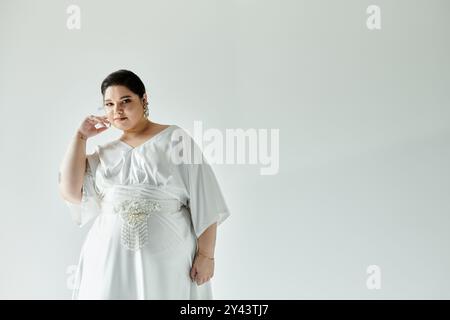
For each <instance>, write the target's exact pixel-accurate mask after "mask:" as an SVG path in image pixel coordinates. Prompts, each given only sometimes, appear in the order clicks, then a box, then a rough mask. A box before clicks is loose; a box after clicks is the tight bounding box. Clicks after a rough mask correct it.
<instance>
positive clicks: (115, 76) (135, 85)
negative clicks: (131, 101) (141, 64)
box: [101, 69, 145, 98]
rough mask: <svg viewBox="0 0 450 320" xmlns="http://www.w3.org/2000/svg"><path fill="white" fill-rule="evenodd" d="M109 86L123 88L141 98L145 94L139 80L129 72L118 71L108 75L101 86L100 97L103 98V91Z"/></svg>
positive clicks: (142, 84)
mask: <svg viewBox="0 0 450 320" xmlns="http://www.w3.org/2000/svg"><path fill="white" fill-rule="evenodd" d="M109 86H125V87H127V88H128V90H130V91H132V92H133V93H135V94H137V95H138V96H139V98H142V97H143V96H144V93H145V86H144V83H143V82H142V81H141V79H140V78H139V77H138V76H137V75H136V74H135V73H134V72H131V71H129V70H124V69H120V70H117V71H114V72H113V73H111V74H109V75H108V76H107V77H106V78H105V80H103V82H102V85H101V91H102V96H103V97H104V96H105V91H106V89H107V88H108V87H109Z"/></svg>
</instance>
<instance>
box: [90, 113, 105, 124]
mask: <svg viewBox="0 0 450 320" xmlns="http://www.w3.org/2000/svg"><path fill="white" fill-rule="evenodd" d="M89 120H91V121H94V122H95V123H96V124H97V123H100V124H103V125H104V126H105V127H108V126H109V120H108V118H107V117H106V116H94V115H90V116H89Z"/></svg>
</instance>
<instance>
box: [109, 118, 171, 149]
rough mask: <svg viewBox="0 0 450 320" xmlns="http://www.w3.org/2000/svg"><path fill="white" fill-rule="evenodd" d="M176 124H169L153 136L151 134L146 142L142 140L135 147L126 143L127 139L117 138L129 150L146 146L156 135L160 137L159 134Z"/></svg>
mask: <svg viewBox="0 0 450 320" xmlns="http://www.w3.org/2000/svg"><path fill="white" fill-rule="evenodd" d="M173 126H174V125H173V124H172V125H169V126H168V127H166V128H164V129H162V130H161V131H159V132H157V133H155V134H154V135H153V136H151V137H150V138H148V139H147V140H145V141H144V142H142V143H141V144H140V145H138V146H136V147H133V146H131V145H129V144H128V143H126V142H125V141H123V140H121V139H120V138H119V139H117V141H118V142H119V143H121V144H122V145H124V146H125V147H127V148H128V149H129V150H131V151H132V150H136V149H139V148H140V147H142V146H144V145H145V144H147V143H149V142H150V141H152V140H153V139H155V138H156V137H158V136H159V135H161V134H162V133H163V132H165V131H167V130H168V129H169V128H172V127H173Z"/></svg>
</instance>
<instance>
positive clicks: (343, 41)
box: [0, 0, 450, 299]
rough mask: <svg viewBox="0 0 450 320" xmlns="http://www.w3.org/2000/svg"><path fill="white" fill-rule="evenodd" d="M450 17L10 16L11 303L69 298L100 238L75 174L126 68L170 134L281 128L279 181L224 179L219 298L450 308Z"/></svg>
mask: <svg viewBox="0 0 450 320" xmlns="http://www.w3.org/2000/svg"><path fill="white" fill-rule="evenodd" d="M73 6H75V7H73ZM370 6H376V8H378V9H379V10H378V11H377V10H375V11H370V10H369V11H368V8H369V7H370ZM73 8H78V9H79V17H80V20H79V22H80V25H79V27H80V28H79V29H78V28H76V23H74V21H73V20H71V21H69V20H70V17H73V14H74V12H75V11H73V10H72V9H73ZM372 8H373V7H372ZM68 9H70V10H68ZM449 9H450V2H449V1H445V0H442V1H438V0H431V1H429V0H427V1H425V0H422V1H415V0H409V1H406V0H405V1H400V0H398V1H381V0H376V1H364V0H351V1H349V0H346V1H333V0H327V1H325V0H322V1H317V0H314V1H313V0H309V1H301V0H270V1H269V0H265V1H263V0H234V1H232V0H221V1H214V0H164V1H162V0H161V1H133V0H130V1H122V2H111V1H87V0H83V1H82V0H73V1H60V0H52V1H31V0H30V1H24V0H20V1H18V0H2V1H1V2H0V49H1V50H0V107H1V112H0V114H1V125H0V143H1V145H0V148H1V152H2V157H1V160H0V161H1V167H2V176H1V177H2V183H1V204H2V206H1V210H0V212H1V220H0V221H1V222H0V229H1V233H0V237H1V238H0V252H1V254H0V259H1V263H0V298H3V299H15V298H23V299H50V298H54V299H70V295H71V291H70V286H71V273H72V272H73V266H74V265H76V263H77V262H78V255H79V252H80V249H81V245H82V242H83V239H84V236H85V235H86V233H87V231H88V228H89V225H88V226H86V227H84V228H81V229H80V228H78V227H77V226H76V225H75V224H74V223H73V222H72V221H71V218H70V214H69V211H68V209H67V207H66V206H65V204H64V202H63V201H62V199H61V198H60V197H59V193H58V187H57V177H58V169H59V165H60V162H61V160H62V157H63V154H64V152H65V151H66V148H67V145H68V143H69V141H70V139H71V138H72V136H73V134H74V132H75V130H76V129H77V127H78V126H79V124H80V123H81V121H82V120H83V118H84V117H85V116H87V115H89V114H102V111H101V110H99V107H101V94H100V83H101V81H102V80H103V78H104V77H105V76H106V75H107V74H109V73H110V72H112V71H115V70H117V69H121V68H125V69H130V70H132V71H134V72H136V73H137V74H138V75H139V76H140V77H141V78H142V79H143V81H144V82H145V85H146V88H147V91H148V93H149V95H150V98H149V103H150V104H149V107H150V119H151V120H153V121H155V122H158V123H163V124H177V125H179V126H181V127H183V128H186V129H187V130H189V131H192V130H193V126H194V122H195V121H201V122H202V124H203V127H204V129H209V128H215V129H218V130H219V131H221V132H225V130H226V129H235V128H242V129H251V128H253V129H266V130H270V129H279V171H278V173H277V174H273V175H262V174H261V173H260V169H261V167H263V166H264V165H262V164H258V163H257V164H251V163H244V164H214V165H213V168H214V170H215V172H216V174H217V177H218V179H219V181H220V184H221V187H222V189H223V192H224V195H225V197H226V200H227V203H228V205H229V208H230V211H231V216H230V218H229V219H228V220H226V221H225V222H224V223H223V225H221V226H220V227H219V228H218V238H217V245H216V253H217V254H216V271H215V275H214V277H213V280H212V281H213V290H214V297H215V298H216V299H241V298H242V299H331V298H338V299H354V298H356V299H392V298H401V299H415V298H425V299H429V298H438V299H443V298H445V299H448V298H450V276H449V274H448V270H449V269H450V258H449V255H450V233H449V224H450V215H449V210H450V201H449V196H448V194H449V192H450V179H449V178H450V170H449V163H450V148H449V147H450V145H449V144H450V143H449V142H450V124H449V116H450V111H449V105H450V94H449V92H450V91H449V90H448V89H449V88H448V87H449V80H450V66H449V63H450V50H449V49H450V45H449V39H450V37H449V36H450V34H449V33H450V32H449V31H450V19H449V15H450V10H449ZM71 10H72V11H71ZM373 12H375V13H376V15H377V16H376V17H375V16H373V17H372V16H371V15H372V14H373ZM375 18H376V19H377V22H376V23H378V24H379V25H378V26H379V27H380V28H369V25H370V23H369V22H370V21H369V20H371V19H372V22H371V23H372V26H373V25H374V24H373V23H374V21H373V19H375ZM376 23H375V25H376ZM74 26H75V27H74ZM119 136H120V131H119V130H117V129H114V128H112V129H110V130H108V131H107V132H106V133H104V134H101V135H99V136H97V137H94V138H92V139H90V140H89V141H88V150H87V151H88V152H91V151H93V147H94V146H95V145H96V144H101V143H105V142H107V141H110V140H112V139H116V138H118V137H119Z"/></svg>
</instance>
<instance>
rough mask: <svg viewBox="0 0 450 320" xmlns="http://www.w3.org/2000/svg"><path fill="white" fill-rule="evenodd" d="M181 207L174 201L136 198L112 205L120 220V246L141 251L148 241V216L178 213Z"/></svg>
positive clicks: (178, 202) (180, 204) (179, 203)
mask: <svg viewBox="0 0 450 320" xmlns="http://www.w3.org/2000/svg"><path fill="white" fill-rule="evenodd" d="M106 205H107V204H106ZM181 206H182V203H181V202H180V201H178V200H176V199H165V200H153V199H140V198H136V199H126V200H124V201H121V202H119V203H117V202H114V203H112V209H113V212H114V213H115V214H118V215H119V216H120V217H121V219H122V228H121V232H120V238H121V243H122V245H123V246H124V247H125V248H127V249H129V250H133V251H137V250H139V249H141V248H142V247H143V246H144V245H145V244H146V243H147V239H148V230H147V229H148V227H147V218H148V216H149V215H150V214H152V213H172V212H178V211H180V209H181ZM103 207H104V206H103Z"/></svg>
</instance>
